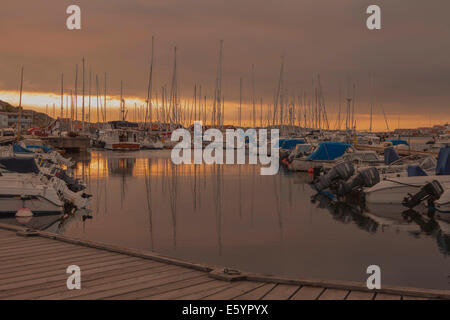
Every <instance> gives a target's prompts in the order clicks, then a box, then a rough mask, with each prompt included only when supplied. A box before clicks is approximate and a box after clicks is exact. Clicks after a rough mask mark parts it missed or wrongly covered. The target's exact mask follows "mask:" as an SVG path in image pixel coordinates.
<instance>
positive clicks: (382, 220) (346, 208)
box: [311, 193, 450, 255]
mask: <svg viewBox="0 0 450 320" xmlns="http://www.w3.org/2000/svg"><path fill="white" fill-rule="evenodd" d="M311 202H312V203H313V204H316V205H317V206H318V207H320V208H325V209H327V210H328V211H329V213H330V214H331V215H332V216H333V218H334V219H335V220H337V221H339V222H342V223H346V224H347V223H354V224H355V225H357V226H358V227H359V228H360V229H361V230H364V231H367V232H371V233H376V232H384V231H386V230H387V229H391V230H394V231H395V232H406V233H407V234H409V235H411V236H413V237H415V238H419V237H421V236H429V237H433V238H435V239H436V244H437V245H438V247H439V250H440V252H441V253H443V254H445V255H450V224H449V223H448V222H446V221H444V220H441V219H439V218H435V217H429V216H427V214H426V211H425V208H424V207H422V208H420V209H423V211H422V213H420V212H418V211H415V210H405V207H403V206H401V205H393V204H377V205H375V204H374V205H371V206H370V207H369V208H367V211H366V210H363V209H362V208H361V207H360V206H357V205H352V204H348V203H346V202H342V201H334V200H332V199H331V198H330V197H328V196H327V195H326V194H322V193H317V194H315V195H314V196H312V197H311Z"/></svg>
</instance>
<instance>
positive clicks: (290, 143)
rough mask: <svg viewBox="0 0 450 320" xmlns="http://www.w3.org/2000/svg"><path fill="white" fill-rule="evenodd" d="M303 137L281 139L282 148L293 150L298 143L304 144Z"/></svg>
mask: <svg viewBox="0 0 450 320" xmlns="http://www.w3.org/2000/svg"><path fill="white" fill-rule="evenodd" d="M304 143H305V140H303V139H280V149H284V150H292V149H294V148H295V146H296V145H298V144H304Z"/></svg>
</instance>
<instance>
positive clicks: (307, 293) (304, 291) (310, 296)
mask: <svg viewBox="0 0 450 320" xmlns="http://www.w3.org/2000/svg"><path fill="white" fill-rule="evenodd" d="M324 290H325V289H324V288H321V287H310V286H303V287H301V288H300V289H299V290H298V291H297V292H296V293H295V294H294V295H293V296H292V297H291V300H316V299H317V298H319V296H320V294H321V293H322V292H323V291H324Z"/></svg>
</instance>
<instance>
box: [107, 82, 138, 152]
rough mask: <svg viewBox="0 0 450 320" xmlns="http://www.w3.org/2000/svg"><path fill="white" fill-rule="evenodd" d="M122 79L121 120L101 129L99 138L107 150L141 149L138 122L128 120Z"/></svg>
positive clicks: (111, 122)
mask: <svg viewBox="0 0 450 320" xmlns="http://www.w3.org/2000/svg"><path fill="white" fill-rule="evenodd" d="M122 88H123V86H122V81H121V82H120V113H121V115H122V116H121V118H122V120H121V121H110V122H109V123H108V128H107V129H105V130H102V131H100V133H99V140H100V142H101V144H104V148H105V149H107V150H123V151H132V150H139V149H140V148H141V144H140V143H139V141H138V139H139V131H138V125H137V124H136V123H131V122H128V121H126V115H127V111H126V110H125V100H124V99H123V90H122Z"/></svg>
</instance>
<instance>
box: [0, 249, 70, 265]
mask: <svg viewBox="0 0 450 320" xmlns="http://www.w3.org/2000/svg"><path fill="white" fill-rule="evenodd" d="M68 249H71V248H68V247H65V246H64V245H63V246H59V245H55V246H54V247H48V248H45V249H42V250H41V249H36V250H35V251H33V252H31V253H27V254H26V257H36V256H39V255H48V254H50V255H54V254H55V253H60V252H67V250H68ZM24 256H25V255H24V254H21V253H19V254H14V255H9V256H2V257H1V258H0V264H1V263H3V262H8V261H11V260H13V259H16V258H17V259H20V258H23V257H24Z"/></svg>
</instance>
